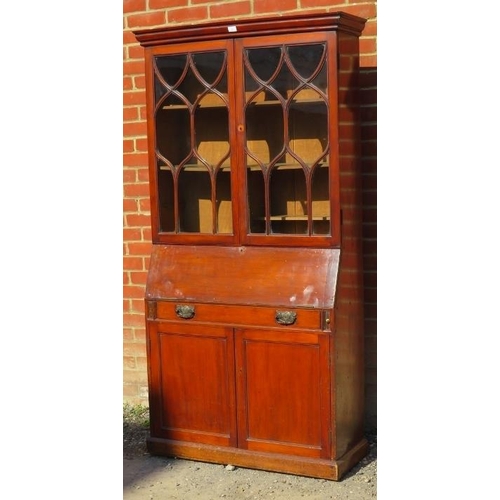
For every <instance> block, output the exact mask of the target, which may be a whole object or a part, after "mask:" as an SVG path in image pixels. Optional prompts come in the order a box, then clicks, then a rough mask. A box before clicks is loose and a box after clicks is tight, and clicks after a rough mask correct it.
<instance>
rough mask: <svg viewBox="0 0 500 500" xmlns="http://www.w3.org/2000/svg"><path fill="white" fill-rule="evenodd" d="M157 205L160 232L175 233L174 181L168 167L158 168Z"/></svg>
mask: <svg viewBox="0 0 500 500" xmlns="http://www.w3.org/2000/svg"><path fill="white" fill-rule="evenodd" d="M158 205H159V211H160V231H161V232H166V233H171V232H174V231H175V213H174V180H173V177H172V172H171V170H170V169H169V168H168V167H165V166H163V167H160V171H159V173H158Z"/></svg>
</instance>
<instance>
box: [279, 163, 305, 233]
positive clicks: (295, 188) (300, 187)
mask: <svg viewBox="0 0 500 500" xmlns="http://www.w3.org/2000/svg"><path fill="white" fill-rule="evenodd" d="M270 206H271V214H270V215H271V233H281V234H307V232H308V231H307V228H308V222H307V190H306V178H305V175H304V171H303V170H302V168H300V167H295V168H290V167H288V166H284V167H276V168H274V169H273V170H272V172H271V179H270Z"/></svg>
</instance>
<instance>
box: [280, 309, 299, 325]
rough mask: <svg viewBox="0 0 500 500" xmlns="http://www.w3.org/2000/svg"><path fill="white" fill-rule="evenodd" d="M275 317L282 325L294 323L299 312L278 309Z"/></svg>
mask: <svg viewBox="0 0 500 500" xmlns="http://www.w3.org/2000/svg"><path fill="white" fill-rule="evenodd" d="M275 318H276V321H277V322H278V323H279V324H280V325H293V324H294V323H295V321H296V319H297V313H296V312H293V311H276V316H275Z"/></svg>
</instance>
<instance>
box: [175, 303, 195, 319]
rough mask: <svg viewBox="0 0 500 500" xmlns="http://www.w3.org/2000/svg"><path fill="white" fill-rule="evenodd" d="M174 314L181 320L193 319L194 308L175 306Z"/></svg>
mask: <svg viewBox="0 0 500 500" xmlns="http://www.w3.org/2000/svg"><path fill="white" fill-rule="evenodd" d="M175 314H177V316H179V318H182V319H191V318H192V317H194V306H180V305H177V306H175Z"/></svg>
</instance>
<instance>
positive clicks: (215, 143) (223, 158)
mask: <svg viewBox="0 0 500 500" xmlns="http://www.w3.org/2000/svg"><path fill="white" fill-rule="evenodd" d="M194 130H195V138H196V152H197V153H198V157H199V158H200V160H202V161H203V162H205V164H208V165H210V166H213V167H217V166H219V165H224V166H225V167H227V168H229V166H230V162H229V151H230V145H229V113H228V109H227V107H226V105H225V103H224V101H223V100H222V99H221V98H220V97H219V96H218V95H216V94H213V93H209V94H206V95H205V96H204V97H203V98H202V99H201V100H200V102H199V106H198V107H197V109H196V111H195V113H194Z"/></svg>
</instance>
